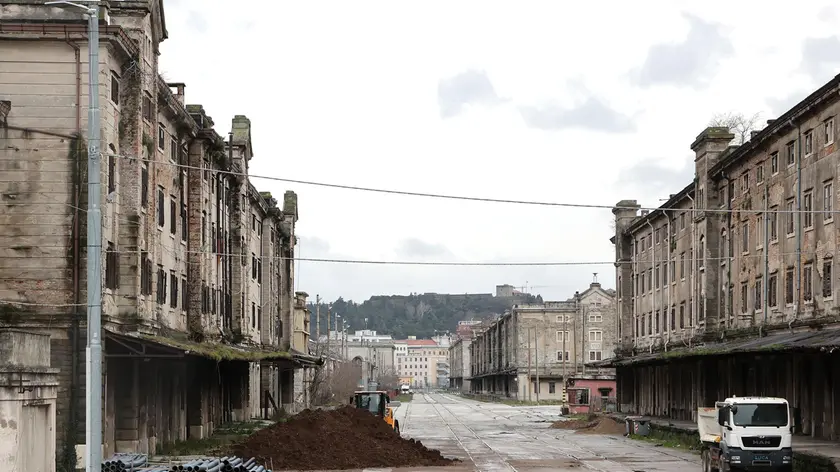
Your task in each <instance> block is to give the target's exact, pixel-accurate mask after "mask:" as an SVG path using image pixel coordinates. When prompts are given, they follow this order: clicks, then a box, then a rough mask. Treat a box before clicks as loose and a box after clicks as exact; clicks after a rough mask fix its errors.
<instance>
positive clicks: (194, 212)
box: [0, 0, 308, 469]
mask: <svg viewBox="0 0 840 472" xmlns="http://www.w3.org/2000/svg"><path fill="white" fill-rule="evenodd" d="M102 8H103V9H104V12H103V15H102V18H103V20H102V22H101V28H100V29H101V48H100V67H99V80H100V84H101V85H100V89H99V95H100V97H99V98H100V104H101V107H100V113H101V117H102V134H101V139H102V141H101V143H102V144H101V149H100V151H101V153H102V171H101V174H100V175H99V181H100V182H101V185H100V187H99V191H100V193H101V197H102V228H101V229H102V241H101V245H102V253H101V256H100V259H99V263H100V264H101V268H102V280H103V290H104V293H103V306H102V308H103V327H104V330H105V333H104V335H103V337H104V338H105V346H104V350H105V357H106V359H105V362H104V363H103V372H104V375H105V376H107V377H108V378H109V379H110V381H107V382H104V384H105V385H106V386H107V387H106V392H105V395H104V402H105V405H104V408H105V414H104V415H103V416H104V418H105V420H104V421H105V424H104V439H105V444H104V447H105V452H106V453H112V452H114V451H129V450H130V451H136V452H148V451H154V450H155V449H156V447H157V445H158V444H160V443H162V442H171V441H177V440H181V439H185V438H186V437H187V435H188V434H189V435H190V436H191V437H201V436H204V435H207V434H209V433H211V432H212V430H213V429H214V428H215V427H216V426H217V425H219V424H220V423H223V422H226V421H232V420H237V419H247V418H249V417H251V416H256V415H258V414H259V413H260V411H259V405H260V401H258V400H257V398H263V392H264V391H269V392H274V393H273V394H274V395H275V396H276V397H277V398H279V397H281V396H282V395H283V393H282V392H289V393H287V395H288V396H289V397H291V392H292V391H293V390H294V386H293V370H294V369H295V368H299V367H300V364H299V363H297V361H293V360H291V359H290V358H289V356H288V355H287V354H285V353H283V352H281V351H288V350H289V349H290V334H289V333H290V331H291V329H292V328H291V326H292V321H291V307H292V306H293V304H294V299H293V297H294V296H293V293H292V290H291V287H293V281H292V279H293V277H294V273H293V270H292V268H293V266H294V265H293V263H292V261H291V260H290V258H291V257H292V256H293V254H294V246H295V243H296V237H295V230H294V227H295V223H296V221H297V218H298V215H297V196H296V195H295V194H294V192H286V193H285V194H284V196H283V202H282V204H278V202H277V201H276V200H275V199H273V198H272V197H271V195H270V194H268V193H263V194H261V193H259V192H257V190H256V189H255V188H254V187H253V186H252V185H251V184H250V182H249V179H248V162H249V161H250V159H252V158H253V148H252V146H251V131H250V121H249V120H248V119H247V118H246V117H244V116H236V117H234V118H233V122H232V133H231V136H230V138H229V139H228V140H225V139H223V138H222V137H221V136H220V135H219V134H218V133H217V132H216V131H215V130H214V126H215V124H214V122H213V120H212V118H211V117H210V116H209V115H208V114H207V113H206V111H205V110H204V108H203V107H202V106H201V105H187V104H186V101H185V85H184V84H181V83H166V82H165V81H164V80H163V79H162V78H161V77H160V75H159V74H158V57H159V54H160V51H159V44H160V42H161V41H163V40H165V39H166V38H167V35H168V32H167V31H166V28H165V19H164V11H163V2H162V1H160V0H149V1H123V2H116V3H111V4H110V5H105V6H103V7H102ZM86 31H87V28H86V22H85V20H84V19H83V18H82V15H81V14H80V13H79V12H78V11H75V10H74V9H72V8H66V7H61V6H45V5H44V4H43V2H40V3H38V2H34V1H31V2H30V1H27V0H16V1H15V2H12V3H11V4H10V5H7V6H5V7H4V22H3V25H2V27H0V71H2V73H1V74H0V76H2V79H0V103H2V107H0V111H2V117H0V118H2V120H0V121H2V129H0V168H2V171H3V173H4V176H5V177H6V178H5V179H4V181H3V182H0V205H2V212H0V215H1V216H0V300H2V302H0V317H2V322H3V323H4V324H6V325H11V326H15V327H22V328H26V329H30V330H34V331H36V332H39V333H45V334H49V335H50V344H51V367H53V368H57V369H59V373H58V389H59V393H58V400H57V407H56V417H57V423H56V437H57V442H58V447H57V455H58V463H59V469H69V468H72V467H73V466H74V465H75V464H74V463H75V457H76V455H77V452H80V451H77V450H76V445H77V444H83V443H84V430H85V425H84V411H85V409H84V395H85V392H84V385H85V383H84V346H85V343H86V339H85V334H84V333H85V322H84V320H85V310H86V309H85V306H86V305H87V302H86V300H87V293H86V278H85V275H86V268H87V267H86V259H87V258H86V254H85V246H86V240H85V234H86V220H87V215H86V210H85V208H86V207H87V190H88V185H87V182H88V180H89V179H88V176H87V162H86V160H87V143H86V140H85V139H84V138H83V136H85V134H86V129H87V122H86V121H87V109H86V104H87V86H83V84H87V83H88V77H87V71H88V64H87V60H88V57H89V54H88V50H87V42H86V36H87V35H86ZM220 341H224V344H222V343H220ZM231 345H234V346H237V348H236V350H232V348H230V347H227V346H231ZM243 352H244V354H243ZM307 354H308V353H306V352H304V353H302V356H303V357H306V355H307ZM208 358H209V359H208ZM256 359H263V361H261V362H256V361H255V360H256ZM268 359H276V361H271V362H270V361H269V360H268ZM262 370H271V371H272V372H274V374H273V377H271V379H270V380H269V381H268V382H267V384H268V385H267V386H266V385H263V381H262V377H263V374H262ZM220 378H221V379H222V382H221V385H220V382H219V381H218V379H220ZM162 418H168V419H166V420H163V419H162Z"/></svg>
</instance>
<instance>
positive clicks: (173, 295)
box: [169, 270, 178, 308]
mask: <svg viewBox="0 0 840 472" xmlns="http://www.w3.org/2000/svg"><path fill="white" fill-rule="evenodd" d="M169 285H171V286H172V288H171V289H170V290H169V306H170V307H171V308H178V276H177V275H175V271H174V270H170V271H169Z"/></svg>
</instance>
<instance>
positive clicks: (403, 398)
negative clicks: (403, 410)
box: [394, 393, 414, 403]
mask: <svg viewBox="0 0 840 472" xmlns="http://www.w3.org/2000/svg"><path fill="white" fill-rule="evenodd" d="M412 399H414V395H413V394H411V393H403V394H399V395H397V398H395V399H394V400H396V401H398V402H400V403H407V402H410V401H411V400H412Z"/></svg>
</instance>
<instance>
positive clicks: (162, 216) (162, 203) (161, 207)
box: [157, 187, 166, 228]
mask: <svg viewBox="0 0 840 472" xmlns="http://www.w3.org/2000/svg"><path fill="white" fill-rule="evenodd" d="M157 217H158V218H157V219H158V222H157V224H158V226H159V227H161V228H163V227H164V226H165V225H166V200H165V197H164V193H163V187H158V192H157Z"/></svg>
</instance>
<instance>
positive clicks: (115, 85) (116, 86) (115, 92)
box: [111, 71, 120, 106]
mask: <svg viewBox="0 0 840 472" xmlns="http://www.w3.org/2000/svg"><path fill="white" fill-rule="evenodd" d="M111 101H112V102H114V105H116V106H120V76H119V75H118V74H117V73H116V72H114V71H111Z"/></svg>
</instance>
